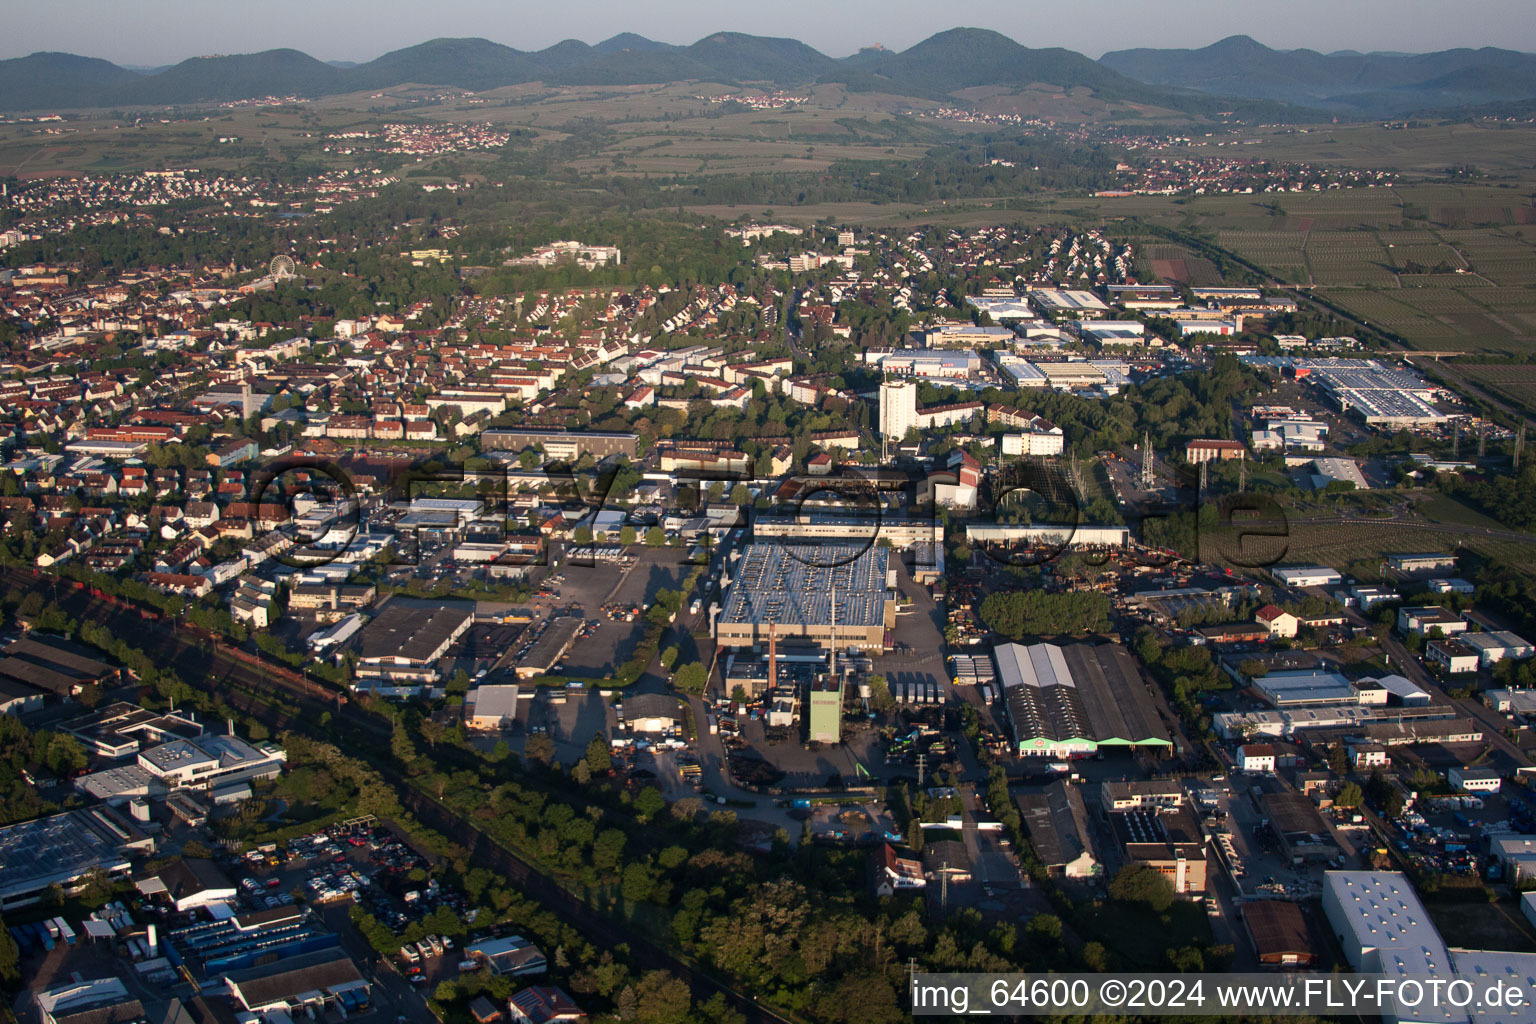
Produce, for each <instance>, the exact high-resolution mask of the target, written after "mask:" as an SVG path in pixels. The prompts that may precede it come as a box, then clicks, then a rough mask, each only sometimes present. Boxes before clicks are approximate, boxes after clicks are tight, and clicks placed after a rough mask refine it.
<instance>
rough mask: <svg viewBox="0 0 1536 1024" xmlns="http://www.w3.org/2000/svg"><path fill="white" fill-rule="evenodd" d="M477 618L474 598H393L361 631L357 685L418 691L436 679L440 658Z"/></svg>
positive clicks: (433, 682) (360, 686) (369, 687)
mask: <svg viewBox="0 0 1536 1024" xmlns="http://www.w3.org/2000/svg"><path fill="white" fill-rule="evenodd" d="M474 621H475V614H474V606H473V605H470V604H465V605H425V606H423V605H415V604H409V603H407V602H404V601H401V600H399V599H396V600H394V601H391V602H390V603H389V605H388V606H387V607H385V609H384V610H383V611H382V612H380V613H379V615H378V617H377V618H375V619H374V620H373V621H372V622H370V623H368V625H367V626H365V627H363V629H362V631H361V633H360V634H359V635H358V660H357V666H356V675H357V686H358V688H359V689H380V690H403V691H411V692H414V691H416V690H419V689H421V688H422V687H430V686H434V685H436V683H437V681H438V678H439V672H438V664H437V662H438V659H439V658H441V657H442V656H443V655H445V654H447V653H448V648H449V647H450V646H452V644H453V642H454V641H455V640H457V639H458V638H459V637H460V636H463V635H464V633H465V631H466V630H468V629H469V627H470V626H471V625H472V624H473V623H474Z"/></svg>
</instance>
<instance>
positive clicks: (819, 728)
mask: <svg viewBox="0 0 1536 1024" xmlns="http://www.w3.org/2000/svg"><path fill="white" fill-rule="evenodd" d="M809 704H810V740H811V742H812V743H837V742H840V741H841V740H842V738H843V677H842V675H841V674H839V675H837V676H835V677H834V676H821V677H819V678H818V679H817V680H816V681H815V682H813V683H812V684H811V697H810V701H809Z"/></svg>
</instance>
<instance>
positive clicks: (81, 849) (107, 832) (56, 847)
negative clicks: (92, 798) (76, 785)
mask: <svg viewBox="0 0 1536 1024" xmlns="http://www.w3.org/2000/svg"><path fill="white" fill-rule="evenodd" d="M153 849H154V840H153V839H151V838H150V837H148V836H146V835H144V833H142V832H140V831H139V830H138V829H137V828H135V827H134V826H133V825H132V823H130V822H129V821H128V820H127V819H125V818H123V817H121V816H120V815H118V814H117V813H116V812H114V811H112V810H110V809H108V808H106V807H92V808H88V809H84V810H75V811H67V812H65V813H64V814H55V815H52V816H51V817H47V818H35V819H33V820H32V821H24V822H21V823H20V824H16V825H11V826H9V827H7V828H3V829H0V909H3V910H10V909H12V908H14V907H21V906H26V905H27V904H30V903H35V902H37V900H38V898H39V897H41V896H42V894H43V893H44V892H46V891H47V890H48V887H49V886H52V885H61V886H63V887H64V889H65V891H68V890H69V887H70V885H71V884H72V883H74V882H76V881H78V880H79V879H80V878H82V877H84V876H85V875H86V874H87V873H89V872H91V871H94V870H98V869H99V870H101V871H104V872H106V874H107V875H109V876H120V875H125V874H127V872H128V868H129V860H128V858H129V854H130V853H132V852H148V851H150V850H153Z"/></svg>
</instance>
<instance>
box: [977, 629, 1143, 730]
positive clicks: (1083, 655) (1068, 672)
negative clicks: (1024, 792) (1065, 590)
mask: <svg viewBox="0 0 1536 1024" xmlns="http://www.w3.org/2000/svg"><path fill="white" fill-rule="evenodd" d="M992 656H993V658H994V659H995V660H996V661H997V678H998V680H999V681H1000V682H1001V683H1002V687H1003V702H1004V704H1005V706H1006V707H1007V710H1008V720H1009V722H1010V723H1011V724H1012V726H1013V738H1014V743H1015V744H1016V748H1015V749H1017V751H1018V753H1019V755H1020V756H1021V757H1054V758H1068V757H1086V756H1088V755H1090V754H1094V753H1096V752H1097V751H1098V750H1099V749H1100V748H1102V747H1136V746H1157V747H1171V746H1172V745H1173V744H1172V742H1171V741H1170V740H1169V738H1168V730H1167V728H1166V727H1165V726H1164V725H1163V723H1162V721H1161V720H1160V719H1159V718H1158V714H1157V709H1156V708H1155V707H1154V706H1153V704H1152V699H1151V696H1150V695H1149V694H1148V692H1147V687H1146V683H1145V682H1144V681H1143V680H1142V678H1141V673H1140V671H1139V670H1138V669H1137V668H1136V662H1135V660H1134V659H1133V658H1132V657H1131V656H1130V654H1128V653H1126V651H1125V650H1124V649H1123V648H1121V647H1119V646H1116V645H1114V644H1099V645H1094V644H1072V645H1070V646H1067V647H1058V646H1056V645H1055V644H1031V645H1029V646H1027V647H1026V646H1023V645H1022V644H1002V645H1001V646H999V647H998V648H997V649H996V650H994V651H993V652H992Z"/></svg>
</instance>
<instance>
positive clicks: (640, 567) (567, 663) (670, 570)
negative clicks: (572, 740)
mask: <svg viewBox="0 0 1536 1024" xmlns="http://www.w3.org/2000/svg"><path fill="white" fill-rule="evenodd" d="M631 551H632V553H633V555H634V560H633V562H632V563H631V564H629V565H627V566H626V565H621V564H610V563H607V562H597V563H595V564H592V565H579V564H573V563H571V562H569V561H567V562H564V563H562V564H561V566H560V567H559V569H558V570H557V575H559V576H560V577H561V578H562V582H561V583H559V584H558V585H557V590H558V596H557V598H556V599H555V604H556V606H557V607H561V606H563V607H564V608H567V609H570V610H571V611H573V612H577V613H579V614H581V615H582V616H584V617H585V618H587V619H588V620H590V621H593V622H595V623H596V624H597V628H596V629H595V631H593V633H592V634H591V635H590V636H587V637H584V638H583V639H582V640H581V641H580V642H578V643H576V644H573V645H572V647H571V650H570V651H569V652H567V654H566V656H565V658H564V660H563V662H562V670H563V671H564V672H565V674H566V675H569V676H574V677H577V678H583V679H601V678H604V677H607V676H611V675H612V674H613V673H614V672H615V671H617V670H618V668H619V666H620V665H622V664H624V662H626V661H628V660H629V659H630V657H631V656H632V655H633V654H634V653H635V648H636V647H638V646H639V645H640V639H641V637H642V636H643V635H644V634H645V620H644V617H643V613H644V610H645V609H647V608H649V607H650V606H651V604H652V603H653V602H654V601H655V599H656V592H657V591H658V590H662V589H669V590H676V589H678V588H679V587H680V586H681V585H682V582H683V580H684V579H685V578H686V576H687V573H688V569H689V566H688V565H687V564H686V563H685V562H684V561H683V558H684V554H685V553H684V552H683V551H681V550H680V549H677V548H643V547H637V548H632V549H631ZM610 603H613V604H618V605H623V606H626V607H630V608H639V609H641V612H642V616H641V617H637V618H635V619H634V620H633V621H629V622H626V621H622V620H615V619H612V618H609V617H608V615H607V614H605V613H604V611H603V606H604V605H605V604H610ZM589 738H590V736H589Z"/></svg>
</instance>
